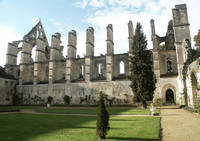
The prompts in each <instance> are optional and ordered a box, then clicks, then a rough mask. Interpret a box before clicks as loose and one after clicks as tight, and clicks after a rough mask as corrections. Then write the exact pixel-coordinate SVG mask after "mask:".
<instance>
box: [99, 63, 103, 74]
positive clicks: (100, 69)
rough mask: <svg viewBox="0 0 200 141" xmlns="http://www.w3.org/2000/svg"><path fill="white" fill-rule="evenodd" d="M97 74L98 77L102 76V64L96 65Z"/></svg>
mask: <svg viewBox="0 0 200 141" xmlns="http://www.w3.org/2000/svg"><path fill="white" fill-rule="evenodd" d="M98 74H99V77H101V76H102V75H103V72H102V64H99V65H98Z"/></svg>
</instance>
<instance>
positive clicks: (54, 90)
mask: <svg viewBox="0 0 200 141" xmlns="http://www.w3.org/2000/svg"><path fill="white" fill-rule="evenodd" d="M129 84H130V81H112V82H106V81H104V82H91V83H85V82H83V83H65V84H63V83H60V84H52V85H48V84H40V85H18V86H17V92H18V93H23V104H25V105H26V104H27V105H45V104H46V103H47V97H48V96H52V97H53V104H55V105H63V104H64V101H63V97H64V95H67V96H69V97H71V103H70V105H96V104H97V101H98V97H99V93H100V91H102V92H103V93H104V94H105V95H106V103H107V104H108V105H130V104H132V99H133V94H132V91H131V88H130V87H129Z"/></svg>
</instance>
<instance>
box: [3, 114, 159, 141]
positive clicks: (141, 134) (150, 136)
mask: <svg viewBox="0 0 200 141" xmlns="http://www.w3.org/2000/svg"><path fill="white" fill-rule="evenodd" d="M0 123H1V128H0V140H2V141H96V140H98V139H97V137H96V135H95V125H96V117H82V116H66V115H37V114H22V113H15V114H14V113H9V114H5V113H4V114H0ZM110 127H111V129H110V131H109V132H108V136H107V137H108V139H107V140H108V141H120V140H121V141H124V140H126V141H133V140H134V141H158V140H159V132H160V118H159V117H112V118H111V119H110Z"/></svg>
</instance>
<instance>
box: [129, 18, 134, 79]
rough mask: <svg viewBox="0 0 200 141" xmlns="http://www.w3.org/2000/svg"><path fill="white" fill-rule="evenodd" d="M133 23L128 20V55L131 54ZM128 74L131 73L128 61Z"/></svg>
mask: <svg viewBox="0 0 200 141" xmlns="http://www.w3.org/2000/svg"><path fill="white" fill-rule="evenodd" d="M133 36H134V31H133V23H132V21H129V22H128V41H129V53H128V55H129V57H130V56H131V55H132V48H133ZM129 75H131V62H130V61H129Z"/></svg>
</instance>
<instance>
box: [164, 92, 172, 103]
mask: <svg viewBox="0 0 200 141" xmlns="http://www.w3.org/2000/svg"><path fill="white" fill-rule="evenodd" d="M165 96H166V103H167V104H174V92H173V90H172V89H167V91H166V93H165Z"/></svg>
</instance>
